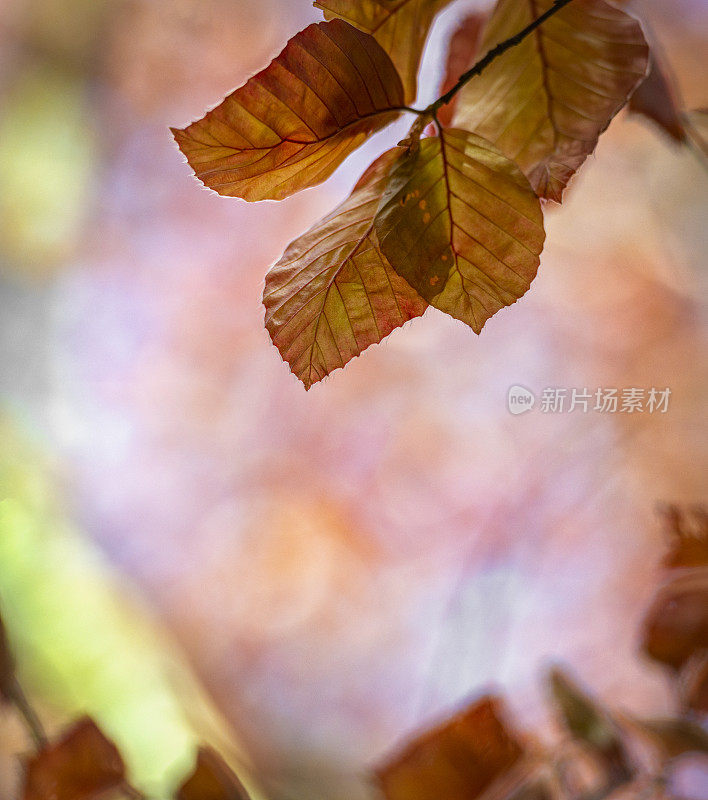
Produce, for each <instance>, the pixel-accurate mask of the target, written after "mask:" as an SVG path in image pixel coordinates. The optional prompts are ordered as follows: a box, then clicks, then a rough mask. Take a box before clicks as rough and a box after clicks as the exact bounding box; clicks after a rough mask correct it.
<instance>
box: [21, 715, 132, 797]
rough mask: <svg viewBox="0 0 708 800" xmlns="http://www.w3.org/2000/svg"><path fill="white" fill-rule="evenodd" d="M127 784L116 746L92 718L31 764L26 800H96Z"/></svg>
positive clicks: (28, 770) (78, 723) (77, 725)
mask: <svg viewBox="0 0 708 800" xmlns="http://www.w3.org/2000/svg"><path fill="white" fill-rule="evenodd" d="M124 782H125V766H124V765H123V760H122V758H121V756H120V753H119V752H118V749H117V748H116V746H115V745H114V744H113V742H111V741H110V740H108V739H107V738H106V737H105V736H104V735H103V733H101V731H100V730H99V728H98V727H97V725H96V723H95V722H93V720H91V719H89V718H88V717H84V718H83V719H81V720H79V721H78V722H77V723H76V724H75V725H74V726H73V727H72V728H71V729H70V730H69V731H68V732H67V733H66V734H64V736H63V737H62V738H61V739H60V740H59V741H58V742H56V743H55V744H52V745H50V746H48V747H47V748H46V749H44V750H43V751H41V752H40V753H38V754H37V755H36V756H34V757H33V758H32V759H31V760H30V761H29V762H28V764H27V772H26V778H25V788H24V794H23V795H22V797H23V800H47V798H52V800H93V799H94V798H97V797H98V796H99V795H100V794H102V793H103V792H107V791H108V790H110V789H115V788H117V787H119V786H121V785H123V784H124Z"/></svg>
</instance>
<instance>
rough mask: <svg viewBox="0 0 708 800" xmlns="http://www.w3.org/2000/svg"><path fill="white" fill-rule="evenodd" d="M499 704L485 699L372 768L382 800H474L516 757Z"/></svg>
mask: <svg viewBox="0 0 708 800" xmlns="http://www.w3.org/2000/svg"><path fill="white" fill-rule="evenodd" d="M501 713H502V707H501V702H500V701H499V700H498V699H497V698H494V697H485V698H483V699H481V700H480V701H479V702H477V703H475V704H474V705H472V706H470V707H469V708H468V709H466V710H465V711H463V712H461V713H460V714H458V715H457V716H455V717H453V718H452V719H451V720H449V721H448V722H446V723H444V724H443V725H442V726H440V727H439V728H436V729H434V730H432V731H430V732H428V733H426V734H423V735H422V736H420V737H419V738H418V739H416V740H414V741H413V742H411V743H410V744H409V745H408V746H407V747H406V748H405V749H404V750H403V752H402V753H400V755H398V756H396V757H395V758H394V759H392V760H391V761H389V762H388V763H387V764H385V765H384V766H383V767H382V768H381V769H380V770H378V772H377V777H378V781H379V783H380V785H381V788H382V789H383V793H384V796H385V797H386V798H387V800H441V798H445V800H474V798H476V797H479V796H480V795H481V794H482V792H484V791H485V790H486V789H487V787H488V786H490V785H491V784H492V783H493V782H494V781H495V780H496V779H497V778H499V777H500V776H502V775H504V774H505V773H506V772H507V771H508V770H510V769H511V768H512V767H513V766H514V765H515V764H516V763H517V762H518V761H519V759H520V758H521V756H522V754H523V750H522V748H521V745H520V744H519V743H518V742H517V740H516V739H515V738H514V737H513V735H512V734H511V733H510V732H509V731H508V730H507V728H506V726H505V724H504V722H503V721H502V719H501Z"/></svg>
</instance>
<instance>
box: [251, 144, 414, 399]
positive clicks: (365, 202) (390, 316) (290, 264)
mask: <svg viewBox="0 0 708 800" xmlns="http://www.w3.org/2000/svg"><path fill="white" fill-rule="evenodd" d="M396 155H397V151H396V150H390V151H388V152H387V153H384V155H383V156H381V157H380V158H379V159H377V160H376V161H375V162H374V163H373V164H372V165H371V166H370V167H369V168H368V169H367V170H366V172H365V173H364V175H362V177H361V179H360V180H359V182H358V183H357V185H356V186H355V187H354V191H353V192H352V194H351V195H350V196H349V198H348V199H347V200H346V201H345V202H344V203H342V204H341V205H340V206H339V207H338V208H336V209H335V210H334V211H333V212H332V213H331V214H330V215H329V216H328V217H326V218H325V219H324V220H322V221H321V222H319V223H317V225H315V226H314V227H313V228H312V229H311V230H309V231H308V232H307V233H305V234H304V235H303V236H301V237H300V238H299V239H297V240H296V241H294V242H293V243H292V244H291V245H290V246H289V247H288V249H287V250H286V251H285V254H284V255H283V257H282V258H281V259H280V261H279V262H278V263H277V264H276V265H275V266H274V267H273V268H272V269H271V270H270V272H269V273H268V275H267V276H266V284H265V292H264V295H263V302H264V304H265V307H266V328H267V329H268V332H269V333H270V335H271V338H272V340H273V344H275V346H276V347H277V348H278V350H280V354H281V355H282V356H283V358H284V359H285V360H286V361H287V362H288V363H289V364H290V368H291V369H292V371H293V372H294V373H295V375H297V377H298V378H299V379H300V380H301V381H302V382H303V383H304V384H305V388H306V389H309V388H310V386H311V385H312V384H313V383H314V382H316V381H319V380H321V379H322V378H323V377H324V376H325V375H328V374H329V373H330V372H332V370H335V369H338V368H339V367H343V366H344V365H345V364H346V363H347V361H349V360H350V359H352V358H354V357H355V356H357V355H359V353H361V352H362V351H363V350H365V349H366V348H367V347H369V345H371V344H374V343H376V342H380V341H381V340H382V339H383V338H384V337H385V336H388V334H389V333H391V331H392V330H394V329H395V328H397V327H399V326H401V325H403V324H404V323H405V322H407V321H408V320H409V319H413V318H414V317H418V316H420V315H421V314H422V313H423V312H424V311H425V309H426V308H427V306H428V304H427V303H426V302H425V301H424V300H423V299H422V298H421V297H420V296H419V295H418V294H417V292H415V291H414V290H413V289H412V288H411V287H410V286H409V285H408V284H407V283H406V282H405V281H404V280H403V279H402V278H401V277H400V276H399V275H397V274H396V273H395V272H394V271H393V270H392V269H391V267H390V265H389V264H388V262H387V261H386V259H385V258H384V256H383V254H382V253H381V250H380V249H379V246H378V242H377V240H376V234H375V232H374V215H375V214H376V210H377V208H378V204H379V198H380V196H381V192H382V191H383V189H384V187H385V185H386V179H387V175H388V171H389V169H390V167H391V164H392V162H393V161H394V160H395V158H396Z"/></svg>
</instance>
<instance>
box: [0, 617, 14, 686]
mask: <svg viewBox="0 0 708 800" xmlns="http://www.w3.org/2000/svg"><path fill="white" fill-rule="evenodd" d="M14 682H15V659H14V658H13V656H12V651H11V650H10V642H9V641H8V639H7V634H6V632H5V625H4V623H3V621H2V617H1V616H0V701H2V700H4V701H6V702H9V701H10V698H11V695H12V686H13V684H14Z"/></svg>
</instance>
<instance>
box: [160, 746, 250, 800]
mask: <svg viewBox="0 0 708 800" xmlns="http://www.w3.org/2000/svg"><path fill="white" fill-rule="evenodd" d="M175 800H249V795H248V792H247V791H246V789H245V788H244V786H243V784H242V783H241V781H240V780H239V779H238V778H237V777H236V775H235V774H234V773H233V771H232V770H231V769H230V768H229V767H228V765H227V764H226V762H225V761H224V760H223V759H222V758H221V756H220V755H219V754H218V753H216V752H215V751H214V750H212V749H211V748H210V747H201V748H200V749H199V752H198V753H197V765H196V767H195V769H194V772H193V773H192V774H191V775H190V777H189V778H188V779H187V780H186V781H185V783H184V784H183V785H182V787H181V788H180V789H179V790H178V791H177V794H176V795H175Z"/></svg>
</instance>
